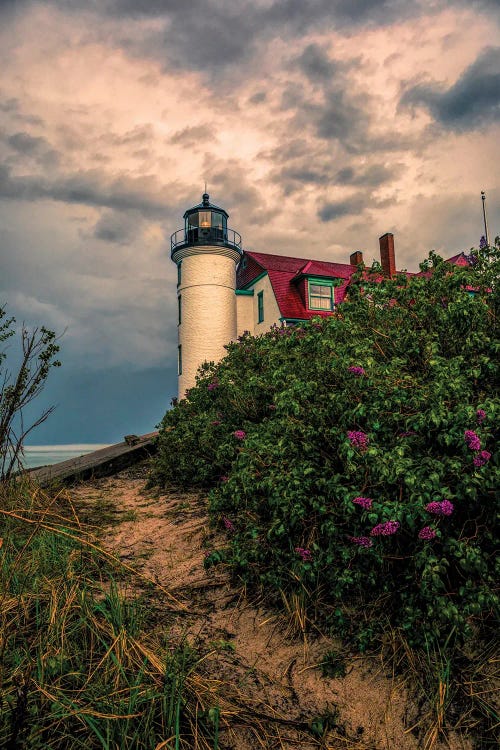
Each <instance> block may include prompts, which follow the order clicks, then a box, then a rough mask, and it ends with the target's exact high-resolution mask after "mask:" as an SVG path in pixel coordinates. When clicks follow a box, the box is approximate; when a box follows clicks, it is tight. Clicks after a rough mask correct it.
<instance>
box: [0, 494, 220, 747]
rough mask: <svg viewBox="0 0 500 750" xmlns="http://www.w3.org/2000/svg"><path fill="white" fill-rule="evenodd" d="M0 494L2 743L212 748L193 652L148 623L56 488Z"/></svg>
mask: <svg viewBox="0 0 500 750" xmlns="http://www.w3.org/2000/svg"><path fill="white" fill-rule="evenodd" d="M0 493H1V502H0V539H1V548H0V649H1V664H2V669H1V674H0V746H1V747H5V748H16V750H17V749H19V750H21V749H23V750H24V749H26V750H28V749H29V750H37V748H40V750H42V748H43V749H44V750H46V749H47V748H54V749H56V748H57V749H61V750H62V749H63V748H64V749H66V748H69V747H71V748H79V747H81V748H84V747H85V748H101V749H105V750H111V749H112V748H113V749H117V748H120V749H124V750H139V748H140V749H141V750H142V749H146V750H147V749H149V748H151V750H153V748H159V747H161V748H165V750H169V749H171V750H174V749H176V748H200V750H201V749H203V748H206V749H208V748H214V747H216V745H217V741H216V740H214V735H216V734H217V732H218V721H219V715H220V712H219V710H218V705H219V698H218V696H217V694H216V690H215V686H214V683H213V682H211V681H210V680H208V679H205V678H203V677H202V676H201V675H200V672H199V669H198V663H199V656H198V654H197V653H196V651H195V650H194V649H193V648H192V647H191V646H190V645H188V644H187V642H183V641H182V640H181V641H179V640H177V641H175V642H174V641H173V639H171V638H170V636H169V633H168V630H165V629H161V628H159V627H156V628H151V627H150V625H149V619H150V613H149V611H148V609H147V607H146V605H145V604H144V601H143V599H141V598H140V597H139V596H138V595H137V594H135V595H134V594H133V593H131V592H130V591H129V593H128V595H127V594H126V593H125V592H124V588H123V587H124V585H125V583H126V582H127V581H126V576H125V575H124V571H123V569H121V568H120V565H119V563H117V561H116V560H114V559H113V558H112V557H111V555H109V554H108V553H105V552H104V551H103V550H102V549H100V547H99V544H98V542H97V541H96V540H95V539H94V538H93V537H92V536H91V535H90V534H88V533H86V532H85V529H84V528H82V527H81V526H80V524H79V521H78V519H77V518H76V517H75V516H71V515H69V514H68V513H67V511H66V509H64V510H62V508H64V503H60V504H59V503H58V502H57V497H56V498H55V499H51V498H49V497H48V496H46V495H45V494H44V493H42V492H41V491H40V490H38V489H36V488H33V487H29V486H27V485H25V486H22V485H20V484H17V485H12V484H9V485H3V486H2V487H1V489H0ZM125 572H127V571H125ZM130 578H131V577H130V575H128V579H129V580H128V584H129V588H131V584H132V583H134V584H137V581H131V580H130ZM118 579H120V584H118V583H117V580H118ZM164 606H165V608H166V609H168V602H167V603H165V602H164ZM214 709H217V711H216V714H214ZM210 711H212V713H210ZM214 716H216V719H217V721H214Z"/></svg>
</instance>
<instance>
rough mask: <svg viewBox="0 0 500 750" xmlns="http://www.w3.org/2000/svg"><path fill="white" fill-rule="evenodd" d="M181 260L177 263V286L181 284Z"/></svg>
mask: <svg viewBox="0 0 500 750" xmlns="http://www.w3.org/2000/svg"><path fill="white" fill-rule="evenodd" d="M181 267H182V260H181V261H179V263H178V264H177V286H180V285H181V278H182V268H181Z"/></svg>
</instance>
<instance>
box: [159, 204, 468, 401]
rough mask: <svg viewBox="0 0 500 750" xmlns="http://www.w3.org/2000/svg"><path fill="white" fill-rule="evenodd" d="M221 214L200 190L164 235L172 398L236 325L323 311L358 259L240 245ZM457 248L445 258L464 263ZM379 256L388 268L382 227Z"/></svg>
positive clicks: (388, 246)
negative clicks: (173, 362)
mask: <svg viewBox="0 0 500 750" xmlns="http://www.w3.org/2000/svg"><path fill="white" fill-rule="evenodd" d="M228 216H229V215H228V213H227V211H225V210H224V209H223V208H220V206H216V205H214V204H213V203H210V200H209V195H208V194H207V193H204V194H203V197H202V202H201V203H200V204H198V205H197V206H194V207H193V208H190V209H188V210H187V211H186V212H185V214H184V227H183V228H182V229H180V230H178V231H177V232H175V233H174V234H173V235H172V237H171V257H172V260H173V261H174V263H176V265H177V300H178V375H179V380H178V388H179V398H182V397H183V396H184V394H185V392H186V390H187V389H189V388H191V387H192V386H193V385H194V384H195V377H196V372H197V370H198V367H199V366H200V365H201V364H202V363H203V362H205V361H208V362H210V361H214V362H218V361H219V360H220V359H222V357H223V356H224V354H225V349H224V346H225V345H226V344H227V343H228V342H229V341H233V340H235V339H236V337H237V336H240V335H241V334H242V333H243V332H244V331H250V333H252V334H254V335H259V334H261V333H265V332H266V331H268V330H269V329H270V328H271V326H273V325H294V324H296V323H299V322H301V321H304V320H309V319H310V318H312V317H315V316H318V315H319V316H327V315H331V314H332V312H333V311H334V310H335V307H336V305H338V304H339V303H341V302H342V301H343V300H344V298H345V296H346V292H347V289H348V286H349V284H350V281H351V278H352V276H353V274H354V273H355V272H356V270H357V266H358V264H359V263H362V262H363V256H362V253H361V252H359V251H357V252H354V253H352V255H351V256H350V258H349V263H329V262H327V261H321V260H308V259H306V258H290V257H287V256H284V255H271V254H268V253H256V252H251V251H244V250H243V248H242V241H241V236H240V235H239V234H238V232H236V231H234V229H229V228H228V226H227V220H228ZM462 256H463V254H461V255H457V256H455V257H454V258H450V259H449V260H450V262H452V263H458V264H460V265H461V264H466V263H467V260H466V259H465V256H463V257H462ZM380 262H381V265H382V269H383V271H384V274H386V275H387V276H392V275H393V274H395V273H396V262H395V255H394V237H393V235H392V234H390V233H388V234H384V235H383V236H382V237H381V238H380Z"/></svg>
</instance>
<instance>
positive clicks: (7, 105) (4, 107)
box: [0, 92, 19, 112]
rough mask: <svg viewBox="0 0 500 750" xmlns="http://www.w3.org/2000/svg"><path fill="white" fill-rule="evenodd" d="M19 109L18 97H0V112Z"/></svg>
mask: <svg viewBox="0 0 500 750" xmlns="http://www.w3.org/2000/svg"><path fill="white" fill-rule="evenodd" d="M0 94H1V92H0ZM18 111H19V99H15V98H13V97H11V98H10V99H5V101H2V100H1V99H0V112H18Z"/></svg>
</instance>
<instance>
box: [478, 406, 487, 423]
mask: <svg viewBox="0 0 500 750" xmlns="http://www.w3.org/2000/svg"><path fill="white" fill-rule="evenodd" d="M476 419H477V423H478V424H483V422H484V420H485V419H486V412H485V410H484V409H478V410H477V412H476Z"/></svg>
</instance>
